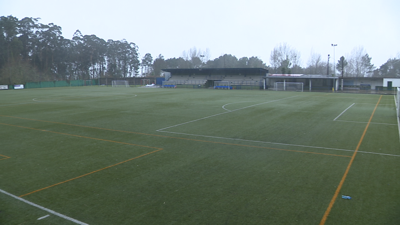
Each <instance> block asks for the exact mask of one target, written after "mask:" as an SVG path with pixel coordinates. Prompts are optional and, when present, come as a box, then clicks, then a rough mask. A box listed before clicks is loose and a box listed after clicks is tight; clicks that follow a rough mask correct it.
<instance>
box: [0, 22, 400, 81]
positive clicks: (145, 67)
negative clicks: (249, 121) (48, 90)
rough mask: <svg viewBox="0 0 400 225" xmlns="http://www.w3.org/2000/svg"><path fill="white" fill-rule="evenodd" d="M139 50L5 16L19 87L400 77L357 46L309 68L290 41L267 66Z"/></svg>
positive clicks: (1, 58)
mask: <svg viewBox="0 0 400 225" xmlns="http://www.w3.org/2000/svg"><path fill="white" fill-rule="evenodd" d="M138 49H139V48H138V46H137V45H136V44H135V43H133V42H128V41H126V40H125V39H123V40H112V39H109V40H107V41H105V40H104V39H101V38H99V37H97V36H96V35H83V34H82V33H81V32H80V31H79V30H77V31H76V32H75V33H74V35H73V37H72V39H67V38H64V37H63V36H62V32H61V27H60V26H57V25H55V24H53V23H50V24H41V23H39V19H38V18H30V17H25V18H23V19H21V20H19V19H18V18H16V17H13V16H7V17H5V16H2V17H0V83H1V84H15V83H25V82H36V81H54V80H75V79H80V80H88V79H97V78H103V77H110V78H116V79H118V78H124V77H132V76H139V75H140V76H160V75H161V69H165V68H168V69H171V68H256V67H257V68H265V69H268V70H269V71H270V73H282V74H295V73H301V74H320V75H322V74H326V75H336V76H343V77H365V76H373V77H400V55H399V56H398V57H397V58H391V59H389V60H388V61H387V62H386V63H384V64H383V65H381V66H380V67H376V66H374V65H373V64H372V63H371V59H372V58H371V57H370V56H369V55H368V53H366V51H365V50H364V49H363V48H362V47H357V48H355V49H353V51H352V52H351V53H350V54H349V55H346V57H345V56H341V57H339V60H337V62H333V60H331V61H329V60H330V58H329V57H328V58H326V59H327V60H325V59H323V57H322V56H321V55H320V54H317V53H311V55H310V57H309V60H308V62H307V63H306V64H307V65H306V66H305V67H303V66H302V65H301V55H300V52H298V51H297V50H296V49H295V48H293V47H291V46H289V45H288V44H286V43H283V44H279V45H277V46H276V47H275V48H274V49H273V50H272V51H271V54H270V62H269V65H267V64H266V63H265V62H263V61H262V60H261V59H260V58H258V57H255V56H252V57H242V58H237V57H236V56H234V55H231V54H224V55H222V56H220V57H218V58H215V59H210V53H209V50H206V51H202V50H198V49H196V48H191V49H190V50H188V51H187V52H186V51H184V52H183V53H182V56H181V57H178V58H169V59H165V58H164V56H163V55H161V54H160V55H158V57H157V58H155V59H153V57H152V55H151V54H150V53H146V54H145V55H144V56H143V58H142V59H139V52H138Z"/></svg>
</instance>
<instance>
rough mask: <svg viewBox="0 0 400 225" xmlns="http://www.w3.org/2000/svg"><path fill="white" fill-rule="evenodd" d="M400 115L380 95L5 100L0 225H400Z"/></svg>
mask: <svg viewBox="0 0 400 225" xmlns="http://www.w3.org/2000/svg"><path fill="white" fill-rule="evenodd" d="M395 107H396V106H395V100H394V97H393V96H392V95H368V94H342V93H308V92H307V93H306V92H275V91H245V90H204V89H166V88H165V89H161V88H160V89H158V88H111V87H76V88H49V89H26V90H10V91H0V140H1V141H0V224H92V225H94V224H107V225H109V224H118V225H119V224H196V225H197V224H307V225H309V224H320V225H322V224H327V225H328V224H330V225H332V224H342V225H343V224H352V225H354V224H356V225H357V224H360V225H361V224H362V225H365V224H400V213H399V212H400V173H399V171H400V141H399V127H398V120H397V117H396V110H395ZM342 195H347V196H351V198H352V199H351V200H346V199H342Z"/></svg>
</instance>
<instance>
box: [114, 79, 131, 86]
mask: <svg viewBox="0 0 400 225" xmlns="http://www.w3.org/2000/svg"><path fill="white" fill-rule="evenodd" d="M111 84H112V87H129V83H128V81H126V80H113V81H111Z"/></svg>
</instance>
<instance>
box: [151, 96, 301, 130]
mask: <svg viewBox="0 0 400 225" xmlns="http://www.w3.org/2000/svg"><path fill="white" fill-rule="evenodd" d="M294 97H297V95H295V96H291V97H287V98H281V99H277V100H272V101H268V102H262V103H258V104H254V105H250V106H246V107H243V108H239V109H234V110H230V111H226V112H222V113H218V114H214V115H211V116H206V117H203V118H200V119H195V120H191V121H188V122H184V123H180V124H176V125H172V126H169V127H164V128H161V129H158V130H156V131H162V130H166V129H169V128H172V127H178V126H181V125H184V124H188V123H193V122H197V121H200V120H204V119H208V118H211V117H215V116H219V115H223V114H227V113H231V112H236V111H239V110H242V109H247V108H250V107H254V106H258V105H262V104H267V103H271V102H277V101H281V100H285V99H288V98H294Z"/></svg>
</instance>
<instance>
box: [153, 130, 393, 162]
mask: <svg viewBox="0 0 400 225" xmlns="http://www.w3.org/2000/svg"><path fill="white" fill-rule="evenodd" d="M159 132H164V133H170V134H180V135H187V136H196V137H205V138H215V139H224V140H231V141H245V142H254V143H261V144H274V145H284V146H294V147H302V148H314V149H324V150H334V151H345V152H354V150H350V149H341V148H327V147H319V146H310V145H296V144H287V143H278V142H269V141H256V140H247V139H240V138H228V137H218V136H207V135H201V134H188V133H179V132H171V131H159ZM358 152H361V153H365V154H374V155H386V156H396V157H400V155H394V154H387V153H379V152H366V151H358Z"/></svg>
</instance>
